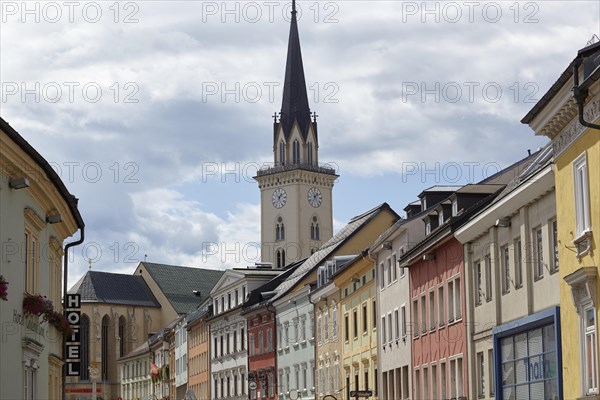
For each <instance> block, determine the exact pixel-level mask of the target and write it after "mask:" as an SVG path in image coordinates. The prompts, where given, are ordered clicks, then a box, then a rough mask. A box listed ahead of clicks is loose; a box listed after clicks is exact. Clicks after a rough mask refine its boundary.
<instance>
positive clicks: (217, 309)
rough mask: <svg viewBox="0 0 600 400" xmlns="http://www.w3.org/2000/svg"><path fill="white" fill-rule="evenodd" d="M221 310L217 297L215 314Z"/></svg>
mask: <svg viewBox="0 0 600 400" xmlns="http://www.w3.org/2000/svg"><path fill="white" fill-rule="evenodd" d="M218 312H219V299H215V314H216V313H218Z"/></svg>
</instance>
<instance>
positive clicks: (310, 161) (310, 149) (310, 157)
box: [307, 142, 313, 165]
mask: <svg viewBox="0 0 600 400" xmlns="http://www.w3.org/2000/svg"><path fill="white" fill-rule="evenodd" d="M307 163H308V165H313V145H312V143H311V142H308V157H307Z"/></svg>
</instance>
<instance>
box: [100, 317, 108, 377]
mask: <svg viewBox="0 0 600 400" xmlns="http://www.w3.org/2000/svg"><path fill="white" fill-rule="evenodd" d="M108 325H109V318H108V315H105V316H104V318H102V339H101V340H102V354H101V357H102V358H101V362H102V380H103V381H107V380H108V338H109V330H108Z"/></svg>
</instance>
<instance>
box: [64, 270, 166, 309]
mask: <svg viewBox="0 0 600 400" xmlns="http://www.w3.org/2000/svg"><path fill="white" fill-rule="evenodd" d="M69 293H78V294H80V295H81V301H82V302H84V303H110V304H124V305H132V306H142V307H160V303H159V302H158V301H157V300H156V298H155V297H154V295H153V294H152V291H151V290H150V288H149V287H148V285H147V284H146V282H145V281H144V279H143V278H142V277H141V276H134V275H127V274H114V273H110V272H101V271H88V272H87V273H86V274H85V275H84V276H83V277H82V278H81V279H80V280H79V281H77V283H75V285H73V287H72V288H71V290H69Z"/></svg>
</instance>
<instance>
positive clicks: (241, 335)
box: [240, 328, 245, 351]
mask: <svg viewBox="0 0 600 400" xmlns="http://www.w3.org/2000/svg"><path fill="white" fill-rule="evenodd" d="M244 338H245V335H244V328H242V329H241V331H240V349H241V350H242V351H243V350H244Z"/></svg>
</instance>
